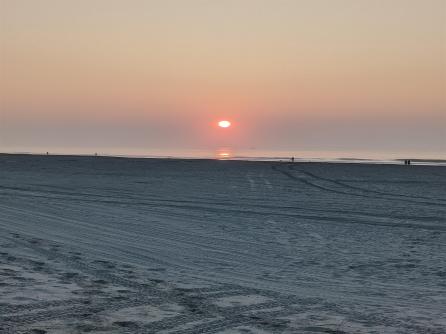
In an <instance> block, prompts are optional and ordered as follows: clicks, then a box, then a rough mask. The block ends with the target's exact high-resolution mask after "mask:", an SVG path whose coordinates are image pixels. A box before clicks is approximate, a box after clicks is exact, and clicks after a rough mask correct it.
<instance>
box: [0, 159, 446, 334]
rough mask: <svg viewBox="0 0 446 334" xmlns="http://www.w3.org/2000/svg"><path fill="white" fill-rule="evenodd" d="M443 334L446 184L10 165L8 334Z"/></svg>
mask: <svg viewBox="0 0 446 334" xmlns="http://www.w3.org/2000/svg"><path fill="white" fill-rule="evenodd" d="M87 332H88V333H166V334H167V333H178V334H179V333H226V334H235V333H258V334H264V333H338V334H339V333H431V334H434V333H438V334H440V333H446V168H445V167H439V166H404V165H378V164H375V165H368V164H328V163H293V164H291V163H285V162H252V161H250V162H246V161H218V160H176V159H129V158H112V157H107V158H106V157H75V156H32V155H0V333H87Z"/></svg>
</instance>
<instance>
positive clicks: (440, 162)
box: [0, 152, 446, 167]
mask: <svg viewBox="0 0 446 334" xmlns="http://www.w3.org/2000/svg"><path fill="white" fill-rule="evenodd" d="M0 156H36V157H72V158H119V159H155V160H193V161H239V162H282V163H293V162H291V161H290V158H287V157H245V156H234V157H224V158H218V157H214V158H212V157H187V156H150V155H120V154H117V155H113V154H68V153H49V154H45V153H32V152H0ZM406 159H407V158H398V159H364V158H334V159H330V158H298V157H295V159H294V163H322V164H359V165H404V160H406ZM410 161H411V166H434V167H446V159H417V158H415V159H410Z"/></svg>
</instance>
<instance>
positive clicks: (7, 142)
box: [0, 0, 446, 158]
mask: <svg viewBox="0 0 446 334" xmlns="http://www.w3.org/2000/svg"><path fill="white" fill-rule="evenodd" d="M222 119H227V120H229V121H231V122H232V124H233V125H232V126H231V127H230V128H228V129H221V128H218V126H216V123H217V122H218V121H219V120H222ZM445 129H446V1H444V0H392V1H389V0H219V1H217V0H76V1H73V0H70V1H68V0H39V1H32V0H27V1H25V0H0V151H14V150H21V151H39V152H44V151H51V150H56V151H58V152H70V151H72V150H78V151H79V152H85V153H88V152H92V151H101V150H102V151H104V152H119V153H124V154H125V153H131V152H136V151H138V152H147V153H150V152H151V151H153V150H163V149H165V150H168V149H210V150H214V149H218V148H219V147H230V148H232V149H233V150H243V149H252V150H272V151H274V150H277V151H280V150H288V151H304V150H321V151H330V150H332V151H356V152H369V151H370V152H371V151H377V152H406V151H410V152H419V153H420V154H431V155H432V156H433V157H440V156H441V157H444V158H446V130H445ZM102 151H101V152H102Z"/></svg>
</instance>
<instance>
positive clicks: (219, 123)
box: [218, 121, 231, 128]
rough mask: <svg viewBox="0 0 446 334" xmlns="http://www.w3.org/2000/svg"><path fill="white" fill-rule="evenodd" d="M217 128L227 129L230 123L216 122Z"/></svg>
mask: <svg viewBox="0 0 446 334" xmlns="http://www.w3.org/2000/svg"><path fill="white" fill-rule="evenodd" d="M218 126H219V127H221V128H229V127H230V126H231V122H229V121H220V122H218Z"/></svg>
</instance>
